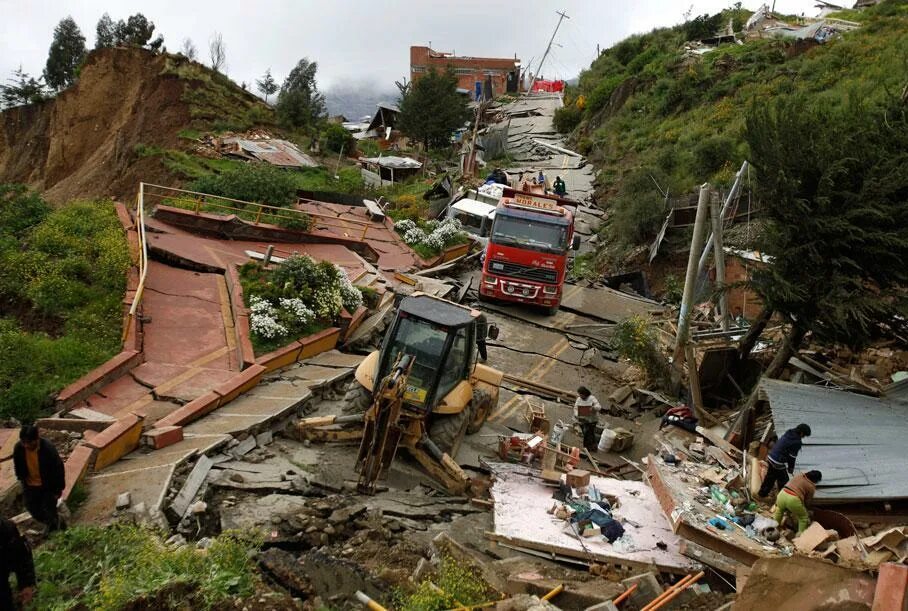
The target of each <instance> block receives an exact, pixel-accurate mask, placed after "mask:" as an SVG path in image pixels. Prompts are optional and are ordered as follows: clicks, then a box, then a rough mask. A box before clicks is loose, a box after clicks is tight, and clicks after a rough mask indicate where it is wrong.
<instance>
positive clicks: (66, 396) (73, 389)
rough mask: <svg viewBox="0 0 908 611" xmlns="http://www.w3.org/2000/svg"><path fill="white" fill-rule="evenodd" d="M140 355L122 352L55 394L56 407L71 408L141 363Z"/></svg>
mask: <svg viewBox="0 0 908 611" xmlns="http://www.w3.org/2000/svg"><path fill="white" fill-rule="evenodd" d="M142 359H143V356H142V353H140V352H137V351H135V350H124V351H122V352H120V354H118V355H116V356H115V357H113V358H112V359H110V360H108V361H107V362H106V363H104V364H103V365H100V366H98V367H95V368H94V369H92V370H91V371H89V372H88V373H86V374H85V375H84V376H82V377H81V378H79V379H78V380H76V381H75V382H73V383H72V384H70V385H69V386H67V387H66V388H64V389H63V390H61V391H60V392H59V393H57V406H58V407H62V408H67V407H72V406H73V405H75V404H77V403H78V402H79V401H81V400H83V399H85V398H86V397H88V396H90V395H91V394H92V393H94V392H95V391H96V390H98V389H99V388H101V387H102V386H104V385H105V384H108V383H110V382H112V381H114V380H115V379H117V378H119V377H120V376H122V375H123V374H124V373H126V372H127V371H129V370H130V369H132V368H133V367H136V366H137V365H139V363H141V362H142Z"/></svg>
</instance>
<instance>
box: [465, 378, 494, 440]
mask: <svg viewBox="0 0 908 611" xmlns="http://www.w3.org/2000/svg"><path fill="white" fill-rule="evenodd" d="M466 411H469V412H470V423H469V424H468V425H467V435H472V434H473V433H478V432H479V430H480V429H481V428H482V425H483V424H485V423H486V420H487V419H488V417H489V414H491V413H492V397H490V396H489V393H487V392H485V391H483V390H480V389H478V388H474V389H473V400H472V401H471V402H470V407H469V408H467V410H466Z"/></svg>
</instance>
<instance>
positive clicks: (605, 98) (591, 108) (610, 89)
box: [586, 74, 624, 115]
mask: <svg viewBox="0 0 908 611" xmlns="http://www.w3.org/2000/svg"><path fill="white" fill-rule="evenodd" d="M622 82H624V75H623V74H614V75H612V76H610V77H608V78H605V79H603V80H602V81H601V82H600V83H599V84H598V85H596V88H595V89H593V92H592V93H590V95H589V97H588V98H587V99H586V112H587V113H588V114H590V115H592V114H593V113H595V112H598V111H599V110H601V109H602V108H605V105H606V104H608V102H609V100H610V99H611V98H612V94H613V93H614V92H615V89H617V88H618V86H619V85H620V84H621V83H622Z"/></svg>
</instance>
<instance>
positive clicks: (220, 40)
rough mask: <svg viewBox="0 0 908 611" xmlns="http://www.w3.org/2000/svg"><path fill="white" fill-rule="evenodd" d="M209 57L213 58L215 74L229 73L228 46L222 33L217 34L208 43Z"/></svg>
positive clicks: (212, 64) (212, 63)
mask: <svg viewBox="0 0 908 611" xmlns="http://www.w3.org/2000/svg"><path fill="white" fill-rule="evenodd" d="M208 57H209V58H211V69H212V70H214V71H215V72H227V45H225V44H224V37H223V36H222V35H221V33H220V32H215V33H214V36H212V37H211V40H210V41H208Z"/></svg>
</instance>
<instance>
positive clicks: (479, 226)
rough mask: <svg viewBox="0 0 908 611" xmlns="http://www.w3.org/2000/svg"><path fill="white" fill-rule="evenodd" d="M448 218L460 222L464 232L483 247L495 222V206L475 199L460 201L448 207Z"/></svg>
mask: <svg viewBox="0 0 908 611" xmlns="http://www.w3.org/2000/svg"><path fill="white" fill-rule="evenodd" d="M448 218H450V219H457V220H458V221H460V224H461V225H462V226H463V228H464V231H467V232H468V233H470V234H471V235H473V237H474V238H475V239H476V240H477V241H478V242H479V243H481V244H482V245H483V247H485V246H486V245H487V244H488V243H489V233H491V231H492V221H493V220H495V206H493V205H491V204H487V203H485V202H480V201H477V200H475V199H469V198H465V199H461V200H459V201H456V202H454V203H453V204H451V205H450V206H449V207H448Z"/></svg>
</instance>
